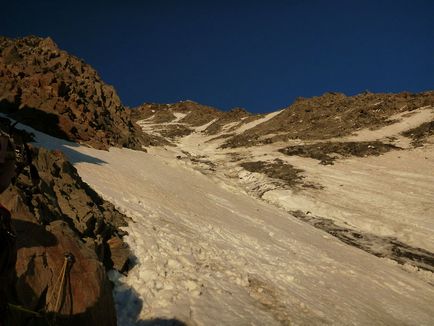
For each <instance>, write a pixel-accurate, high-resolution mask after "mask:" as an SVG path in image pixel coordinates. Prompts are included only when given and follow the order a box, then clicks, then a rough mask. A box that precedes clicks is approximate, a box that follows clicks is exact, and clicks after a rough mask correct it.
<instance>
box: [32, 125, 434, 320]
mask: <svg viewBox="0 0 434 326" xmlns="http://www.w3.org/2000/svg"><path fill="white" fill-rule="evenodd" d="M33 132H34V133H35V134H36V135H37V138H38V141H39V144H40V145H43V146H44V147H47V148H51V149H61V150H63V151H65V152H66V154H67V155H68V156H69V158H70V159H71V160H72V162H74V164H75V166H76V167H77V169H78V171H79V173H80V175H81V176H82V178H83V179H84V180H85V181H86V182H88V183H89V184H90V185H91V186H92V187H93V188H94V189H95V190H96V191H97V192H98V193H100V194H101V195H102V196H103V197H104V198H105V199H108V200H110V201H111V202H113V203H114V204H115V205H116V206H117V207H119V208H120V209H121V210H123V211H124V212H125V213H127V215H129V216H131V217H132V219H133V221H132V222H130V225H129V227H128V228H127V231H128V232H129V236H128V237H127V241H128V243H129V244H130V245H131V248H132V250H133V252H134V254H135V255H136V257H137V265H136V266H135V267H134V269H133V270H132V271H131V272H130V273H129V275H128V276H127V277H124V276H120V275H113V277H114V278H117V282H116V284H117V286H116V288H115V299H116V302H117V308H118V318H119V325H121V326H122V325H139V324H141V322H143V323H145V321H146V320H151V319H155V318H163V319H164V318H166V319H169V318H176V319H178V320H181V321H183V322H185V323H187V324H188V325H281V324H295V325H324V324H333V325H374V324H375V325H432V324H433V323H434V308H433V302H434V287H433V286H432V284H433V280H434V279H433V276H432V274H431V273H429V272H415V271H411V270H410V269H408V268H405V267H403V266H401V265H398V264H396V263H394V262H393V261H390V260H387V259H380V258H377V257H375V256H372V255H370V254H367V253H365V252H364V251H361V250H358V249H356V248H353V247H350V246H347V245H345V244H343V243H342V242H340V241H338V240H337V239H335V238H334V237H332V236H330V235H328V234H327V233H325V232H323V231H321V230H318V229H315V228H313V227H311V226H310V225H308V224H305V223H302V222H300V221H299V220H297V219H295V218H294V217H293V216H291V215H290V214H288V213H286V212H285V211H284V210H281V209H278V208H277V207H275V206H273V205H271V204H268V203H266V202H264V201H261V200H259V199H256V198H254V197H252V196H250V195H248V194H246V193H245V191H244V190H243V189H242V188H241V187H240V186H239V184H238V183H236V182H235V181H233V180H232V179H229V178H226V179H224V178H223V177H222V176H221V175H220V176H218V177H217V176H213V175H204V174H203V173H200V172H198V171H196V170H195V169H194V167H193V166H192V165H191V164H190V163H189V162H188V161H186V160H177V159H175V155H176V154H177V149H176V148H175V149H173V148H170V149H169V150H165V149H162V148H156V149H153V150H151V151H150V153H144V152H137V151H132V150H127V149H115V148H112V149H110V151H108V152H107V151H99V150H95V149H92V148H89V147H85V146H79V145H77V144H73V143H68V142H65V141H63V140H59V139H55V138H52V137H49V136H46V135H43V134H41V133H38V132H35V131H33ZM194 137H196V136H192V137H190V138H189V139H190V141H192V140H193V139H194ZM190 145H192V144H190ZM210 149H211V148H210Z"/></svg>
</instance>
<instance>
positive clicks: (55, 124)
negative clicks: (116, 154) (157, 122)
mask: <svg viewBox="0 0 434 326" xmlns="http://www.w3.org/2000/svg"><path fill="white" fill-rule="evenodd" d="M0 81H1V83H0V111H1V112H6V113H9V114H11V116H12V117H13V118H15V119H17V120H19V121H22V122H23V123H25V124H28V125H31V126H32V127H34V128H35V129H38V130H40V131H42V132H44V133H47V134H49V135H52V136H55V137H60V138H64V139H68V140H72V141H76V142H81V143H86V144H89V145H91V146H93V147H96V148H103V149H107V148H108V147H110V146H118V147H119V146H124V147H129V148H132V149H141V148H142V145H145V146H146V145H150V144H153V143H155V142H158V141H157V140H156V139H155V138H153V137H150V136H149V135H146V134H144V133H142V132H141V130H140V128H139V127H138V126H137V125H135V124H134V123H132V122H131V111H130V110H129V109H126V108H124V107H123V106H122V104H121V102H120V100H119V97H118V95H117V94H116V91H115V90H114V88H113V87H112V86H109V85H106V84H105V83H104V82H103V81H102V79H101V78H100V77H99V76H98V74H97V72H96V71H95V70H94V69H93V68H92V67H91V66H89V65H88V64H86V63H85V62H84V61H83V60H81V59H79V58H76V57H74V56H72V55H69V54H68V53H67V52H65V51H62V50H60V49H59V48H58V46H57V45H56V44H55V43H54V42H53V40H51V39H50V38H45V39H43V38H39V37H35V36H29V37H24V38H21V39H9V38H5V37H0Z"/></svg>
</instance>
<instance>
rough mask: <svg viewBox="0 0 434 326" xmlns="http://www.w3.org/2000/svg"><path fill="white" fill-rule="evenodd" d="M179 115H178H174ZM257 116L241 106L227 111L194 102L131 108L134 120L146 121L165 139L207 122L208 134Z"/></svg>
mask: <svg viewBox="0 0 434 326" xmlns="http://www.w3.org/2000/svg"><path fill="white" fill-rule="evenodd" d="M177 115H179V116H177ZM258 117H259V115H252V114H251V113H249V112H247V111H246V110H245V109H243V108H233V109H231V110H229V111H227V112H225V111H220V110H219V109H216V108H214V107H211V106H207V105H202V104H199V103H196V102H194V101H190V100H187V101H181V102H177V103H172V104H157V103H145V104H142V105H141V106H139V107H137V108H136V109H135V110H133V114H132V118H133V120H134V121H135V122H137V121H140V120H147V123H152V124H154V128H155V129H158V131H159V133H160V134H161V135H162V136H163V137H166V138H169V139H174V138H177V137H184V136H187V135H189V134H191V133H192V132H193V131H194V128H195V127H200V126H203V125H206V124H209V125H208V126H207V127H206V128H205V130H203V131H204V132H205V133H206V134H208V135H215V134H218V133H219V132H221V131H222V130H223V128H224V127H225V126H226V125H228V124H234V127H235V126H240V125H242V124H243V123H247V122H249V121H252V120H254V119H257V118H258Z"/></svg>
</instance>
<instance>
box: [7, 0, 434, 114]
mask: <svg viewBox="0 0 434 326" xmlns="http://www.w3.org/2000/svg"><path fill="white" fill-rule="evenodd" d="M1 8H2V19H1V22H0V34H2V35H6V36H10V37H17V36H24V35H28V34H34V35H39V36H51V37H52V38H53V39H54V40H55V41H56V43H57V44H58V45H59V46H60V47H61V48H63V49H65V50H67V51H69V52H70V53H72V54H74V55H76V56H78V57H81V58H83V59H84V60H85V61H86V62H88V63H89V64H91V65H92V66H93V67H94V68H96V70H97V71H98V72H99V74H100V75H101V77H102V78H103V79H104V80H105V81H106V82H107V83H109V84H112V85H114V86H115V88H116V89H117V91H118V94H119V96H120V97H121V99H122V101H123V103H124V104H126V105H128V106H136V105H138V104H141V103H143V102H160V103H169V102H176V101H179V100H183V99H191V100H195V101H198V102H200V103H204V104H208V105H212V106H216V107H218V108H221V109H225V110H226V109H230V108H232V107H235V106H240V107H244V108H246V109H247V110H249V111H252V112H268V111H273V110H276V109H279V108H282V107H284V106H287V105H289V104H290V103H291V102H293V101H294V99H295V98H296V97H298V96H304V97H310V96H314V95H320V94H322V93H324V92H326V91H338V92H343V93H346V94H348V95H352V94H356V93H359V92H362V91H364V90H370V91H372V92H399V91H403V90H408V91H413V92H418V91H424V90H430V89H434V83H433V82H434V1H430V0H427V1H422V0H413V1H410V0H408V1H400V0H395V1H381V0H377V1H367V0H365V1H333V0H328V1H325V0H324V1H314V0H312V1H307V0H306V1H279V0H275V1H253V0H251V1H236V0H233V1H225V0H220V1H217V0H215V1H206V0H203V1H187V0H186V1H164V0H163V1H161V0H160V1H128V0H125V1H108V0H107V1H91V0H89V1H68V2H62V1H43V0H38V1H36V0H34V1H9V3H8V4H2V5H1Z"/></svg>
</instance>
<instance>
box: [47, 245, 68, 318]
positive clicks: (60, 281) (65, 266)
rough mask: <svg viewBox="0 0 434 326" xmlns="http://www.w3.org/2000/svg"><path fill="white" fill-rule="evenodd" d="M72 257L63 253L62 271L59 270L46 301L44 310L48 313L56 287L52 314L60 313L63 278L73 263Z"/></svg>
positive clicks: (63, 285)
mask: <svg viewBox="0 0 434 326" xmlns="http://www.w3.org/2000/svg"><path fill="white" fill-rule="evenodd" d="M73 259H74V257H73V256H72V254H70V253H65V259H64V261H63V265H62V269H61V270H60V273H59V277H58V278H57V280H56V283H54V287H53V290H52V291H51V295H50V299H49V300H48V301H47V303H46V306H45V309H46V310H47V311H48V309H49V308H50V304H51V303H52V300H53V297H54V294H55V293H56V286H57V285H58V290H57V298H56V304H55V305H54V312H56V313H59V312H60V309H61V307H60V304H61V298H62V295H61V294H62V291H63V289H64V287H65V277H66V274H67V271H68V267H70V266H69V264H70V263H71V264H72V263H73Z"/></svg>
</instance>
